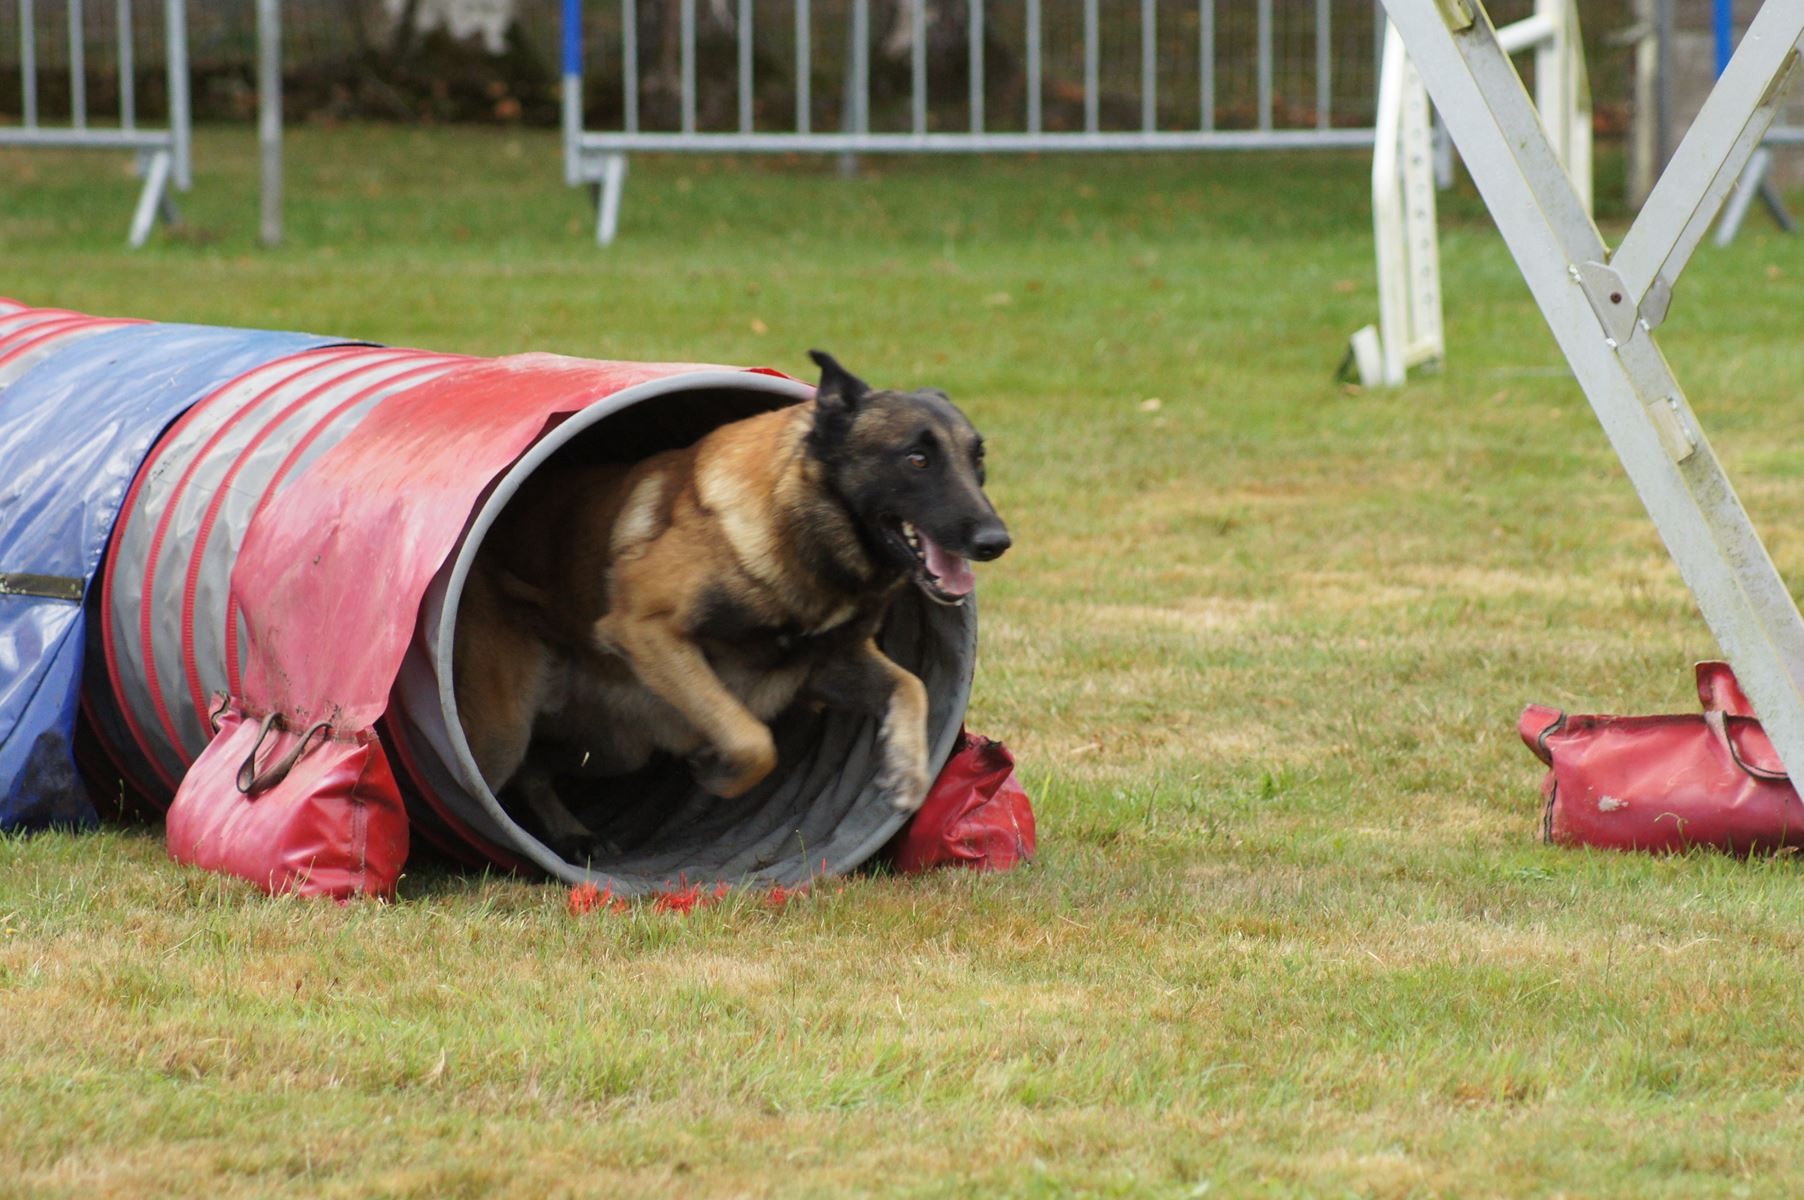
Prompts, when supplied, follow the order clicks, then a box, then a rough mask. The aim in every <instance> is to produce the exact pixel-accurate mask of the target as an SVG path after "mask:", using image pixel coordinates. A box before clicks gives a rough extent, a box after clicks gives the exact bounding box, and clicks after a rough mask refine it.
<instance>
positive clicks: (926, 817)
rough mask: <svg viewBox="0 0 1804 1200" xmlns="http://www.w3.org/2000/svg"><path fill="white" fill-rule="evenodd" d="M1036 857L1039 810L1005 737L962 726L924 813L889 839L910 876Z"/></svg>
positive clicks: (1002, 867)
mask: <svg viewBox="0 0 1804 1200" xmlns="http://www.w3.org/2000/svg"><path fill="white" fill-rule="evenodd" d="M1033 856H1034V810H1033V806H1032V804H1030V803H1029V801H1028V798H1027V791H1026V789H1024V788H1023V787H1022V786H1021V781H1020V780H1018V779H1016V778H1015V759H1014V756H1013V755H1011V754H1010V753H1009V752H1008V747H1007V746H1004V745H1003V744H1002V743H1001V742H995V741H991V740H990V739H989V738H986V737H979V736H977V735H975V734H972V733H970V732H968V731H966V730H963V729H961V730H959V731H958V744H957V745H956V746H954V747H953V750H952V757H951V758H949V759H947V760H946V765H945V766H944V767H942V768H941V769H940V774H939V778H938V779H936V780H934V783H933V787H932V788H931V789H929V790H928V792H927V799H926V800H924V801H922V803H921V808H920V811H919V812H917V813H915V815H914V816H913V817H912V818H910V819H909V822H908V824H907V825H905V826H903V827H902V832H901V833H899V834H897V835H896V838H895V840H894V841H893V842H891V843H890V861H891V862H892V863H893V864H894V865H895V868H896V870H897V871H900V872H901V873H903V874H905V875H914V874H919V873H920V872H922V871H931V870H933V869H934V868H935V867H970V868H972V869H974V870H979V871H1007V870H1009V869H1011V868H1012V867H1015V866H1017V865H1019V864H1021V863H1024V862H1028V861H1031V860H1032V858H1033Z"/></svg>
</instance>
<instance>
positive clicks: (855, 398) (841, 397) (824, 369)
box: [808, 350, 871, 411]
mask: <svg viewBox="0 0 1804 1200" xmlns="http://www.w3.org/2000/svg"><path fill="white" fill-rule="evenodd" d="M808 357H809V358H812V359H813V360H814V362H815V365H816V366H818V367H820V369H821V383H820V387H818V388H817V389H815V393H814V398H815V402H816V403H818V404H820V405H821V406H822V407H823V408H827V407H838V408H843V409H846V410H847V411H850V410H851V409H854V408H857V407H858V402H859V401H860V400H863V399H864V398H865V397H866V396H868V395H869V394H870V392H871V388H870V385H869V384H867V383H865V381H864V380H862V379H860V378H858V376H856V375H854V374H852V372H850V371H848V370H846V369H845V368H844V367H842V366H840V365H839V360H838V359H837V358H834V357H833V356H832V355H831V354H828V353H827V352H826V351H825V350H810V351H809V352H808Z"/></svg>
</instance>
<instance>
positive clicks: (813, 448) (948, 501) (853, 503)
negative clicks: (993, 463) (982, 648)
mask: <svg viewBox="0 0 1804 1200" xmlns="http://www.w3.org/2000/svg"><path fill="white" fill-rule="evenodd" d="M809 356H810V357H811V358H813V359H814V361H815V362H816V363H817V364H819V366H820V368H821V382H820V387H819V388H818V389H817V390H816V392H815V401H814V404H815V413H814V426H813V429H812V430H811V431H810V433H809V435H808V449H809V453H810V454H812V455H813V456H814V457H815V458H816V459H817V460H819V461H820V463H821V464H822V466H823V467H824V469H825V471H826V477H827V481H828V484H829V486H831V487H832V489H833V490H834V491H835V492H836V493H837V494H838V495H839V496H840V498H841V499H842V500H843V501H844V502H845V504H846V506H847V507H848V508H849V509H850V510H851V512H852V516H853V519H854V520H855V521H856V522H857V523H858V527H859V532H860V534H861V536H862V537H863V539H864V542H865V546H866V548H867V549H868V550H869V552H870V553H871V555H872V556H873V557H874V558H875V559H876V560H877V561H878V562H879V563H880V564H881V565H883V566H886V567H889V568H891V569H893V570H896V571H899V572H903V573H906V574H907V575H909V576H910V577H911V578H912V579H913V580H914V582H915V585H916V586H917V587H919V588H920V589H921V590H922V591H923V592H925V593H927V595H928V597H929V598H931V599H933V600H936V601H938V602H939V603H941V604H959V603H962V602H963V601H964V598H965V596H966V595H968V594H969V593H970V591H971V589H972V587H974V586H975V584H976V580H975V578H973V576H972V574H971V565H970V563H969V562H967V561H966V560H968V559H977V560H978V561H980V562H988V561H989V560H990V559H993V558H996V557H998V556H1000V555H1001V554H1002V552H1003V551H1004V550H1007V549H1008V548H1009V535H1008V528H1007V527H1006V526H1004V525H1003V523H1002V518H1001V517H998V516H997V515H996V509H995V507H994V506H992V505H991V504H990V499H989V497H988V496H985V495H984V494H983V482H984V469H983V438H982V437H981V436H980V435H979V434H978V432H977V430H976V428H974V427H973V426H972V424H971V422H970V421H969V420H967V419H966V417H965V414H964V413H962V412H960V411H958V409H957V408H955V407H954V406H953V404H952V401H951V399H949V398H948V397H947V395H946V393H944V392H941V391H937V390H934V389H925V390H922V391H917V392H889V391H876V390H873V389H872V388H870V387H869V386H867V385H866V384H865V382H864V381H863V380H861V379H859V378H858V377H857V376H855V375H853V374H852V373H851V372H849V371H847V370H846V369H845V368H844V367H842V366H840V365H839V363H838V362H836V361H835V360H834V358H833V356H832V355H830V354H825V353H823V352H821V351H819V350H811V351H809Z"/></svg>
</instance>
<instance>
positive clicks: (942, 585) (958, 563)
mask: <svg viewBox="0 0 1804 1200" xmlns="http://www.w3.org/2000/svg"><path fill="white" fill-rule="evenodd" d="M895 533H896V536H897V537H898V538H899V539H900V540H901V542H902V545H903V546H905V547H906V548H907V550H908V553H909V555H910V556H911V557H912V558H913V559H914V578H915V586H916V587H918V588H920V589H921V590H922V591H923V592H926V593H927V596H928V598H929V599H931V600H934V601H937V602H938V603H940V604H963V603H964V602H965V597H966V596H968V595H970V594H971V589H972V588H974V587H976V586H977V577H976V576H975V575H973V574H972V573H971V564H970V563H969V562H967V561H965V559H963V558H962V557H960V556H959V555H956V554H954V553H952V552H951V551H950V550H948V549H946V548H945V547H944V546H942V545H940V544H939V543H938V542H936V541H934V540H933V539H932V538H930V537H928V536H927V535H926V534H925V533H923V532H921V531H920V530H919V529H917V528H916V527H915V526H914V525H913V524H912V523H910V522H908V521H903V520H897V521H896V526H895Z"/></svg>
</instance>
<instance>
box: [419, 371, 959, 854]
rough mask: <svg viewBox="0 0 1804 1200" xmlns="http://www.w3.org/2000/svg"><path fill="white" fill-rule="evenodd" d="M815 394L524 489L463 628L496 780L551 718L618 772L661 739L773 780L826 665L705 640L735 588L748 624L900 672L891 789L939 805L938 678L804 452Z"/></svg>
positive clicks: (724, 774) (841, 667)
mask: <svg viewBox="0 0 1804 1200" xmlns="http://www.w3.org/2000/svg"><path fill="white" fill-rule="evenodd" d="M811 411H812V406H810V405H796V406H794V407H790V408H785V409H780V410H778V411H775V412H769V413H764V414H761V415H758V416H754V417H751V418H748V419H746V420H742V421H738V422H734V423H732V424H730V425H726V426H722V427H721V428H719V429H717V430H715V431H714V432H713V433H711V434H709V435H708V436H707V437H705V438H703V439H702V440H701V441H700V442H698V443H696V444H695V445H693V446H690V447H687V448H685V449H680V450H672V451H668V452H665V453H662V454H658V455H656V456H654V457H652V458H650V459H647V460H645V461H644V462H642V463H639V464H637V465H635V466H632V467H630V468H623V467H588V468H581V469H575V470H570V471H564V472H557V471H542V472H540V473H539V474H538V475H537V476H536V477H535V478H533V479H532V480H529V481H528V483H527V484H526V485H525V487H523V488H522V490H521V493H520V494H519V495H518V497H517V498H516V499H515V500H514V501H513V502H512V503H510V505H509V506H508V508H507V509H506V510H505V512H504V514H503V516H502V518H501V519H500V520H499V521H498V522H497V523H496V525H495V527H494V528H493V529H492V530H491V532H490V533H489V535H488V537H487V538H486V539H485V541H484V545H483V549H482V551H481V552H480V553H479V554H478V555H477V557H476V560H475V564H474V566H473V568H472V570H471V572H470V576H469V581H468V583H467V585H466V587H465V589H464V593H463V598H462V601H461V608H460V612H459V617H458V625H457V643H456V651H455V653H456V661H457V664H458V671H457V678H456V692H457V702H458V709H459V712H460V715H461V716H462V719H463V724H464V727H465V730H466V732H467V733H468V735H469V739H470V745H471V750H472V752H473V753H474V755H475V758H476V763H477V766H478V767H479V768H480V770H481V771H482V774H483V778H484V779H485V780H486V781H488V782H489V783H490V784H491V786H494V787H497V788H499V787H500V786H501V785H502V784H504V783H506V782H507V781H508V780H510V779H513V778H514V777H515V776H516V774H517V773H519V772H520V769H521V767H522V765H523V764H524V763H525V762H526V759H527V753H528V749H529V744H530V742H531V740H532V738H533V737H534V735H535V733H537V734H540V735H547V736H549V737H551V738H553V739H555V740H558V741H561V742H563V743H565V744H567V745H569V746H570V747H572V748H573V749H580V750H581V751H582V753H583V757H584V759H585V760H586V766H587V768H588V769H589V770H591V771H595V772H599V773H604V774H616V773H622V772H626V771H630V770H633V769H635V768H636V767H638V766H640V765H641V764H643V763H644V762H645V761H646V759H647V758H649V756H650V755H651V754H652V753H653V752H654V751H658V750H662V751H666V752H668V753H672V754H677V755H685V756H695V755H703V756H704V757H705V758H706V759H707V761H706V763H705V765H704V769H703V770H702V771H701V776H702V779H703V782H704V784H705V785H706V786H708V787H709V789H710V790H712V791H714V792H716V793H717V794H719V795H722V796H729V797H730V796H737V795H740V794H741V793H743V792H745V791H746V790H748V789H750V788H751V787H753V786H755V785H756V784H757V783H758V782H759V781H760V780H761V779H763V778H764V777H765V776H766V775H767V774H769V772H770V771H771V769H772V768H773V767H774V766H775V765H776V761H777V753H776V747H775V745H774V743H773V741H772V737H771V732H770V729H769V726H768V725H767V724H766V722H768V721H770V720H771V719H772V718H773V717H775V716H776V715H777V714H778V713H779V712H781V711H782V710H783V709H785V708H787V707H788V706H789V705H790V704H791V703H792V702H793V701H794V700H795V699H796V696H797V694H798V693H799V692H800V691H801V689H802V687H803V685H804V683H806V682H807V681H808V679H809V676H810V675H811V674H815V673H817V668H819V667H820V666H821V664H820V663H819V662H817V661H814V659H813V658H811V657H810V656H802V657H800V658H799V659H798V660H797V661H794V662H782V663H777V664H770V663H767V662H763V661H760V659H761V658H762V657H764V656H761V655H756V654H752V655H747V654H743V653H740V652H739V651H740V650H741V649H742V647H737V646H735V645H733V644H731V642H730V641H729V640H718V639H709V638H705V637H704V638H702V639H698V638H696V637H695V636H694V633H695V631H696V630H697V629H698V628H705V626H706V624H707V620H708V615H709V614H707V613H706V612H704V611H702V607H703V606H704V605H707V604H709V603H711V602H712V603H718V600H719V597H720V596H722V595H723V594H724V595H728V596H730V597H731V600H732V603H733V605H734V606H735V607H736V608H737V609H739V610H741V611H742V612H743V613H744V615H745V618H746V624H747V626H748V627H762V628H767V629H787V630H794V631H796V634H797V635H798V636H799V637H801V638H806V639H813V640H816V641H821V642H822V643H823V645H825V644H828V643H829V642H832V643H840V644H842V645H843V647H844V657H843V658H841V659H838V660H836V661H834V662H832V663H831V664H829V665H830V667H831V671H830V672H829V674H830V675H831V676H833V677H835V678H844V679H848V680H850V679H851V678H853V677H856V676H858V675H861V674H865V675H868V674H872V673H875V674H879V675H881V676H882V678H883V680H884V681H885V687H884V688H883V690H884V691H885V692H887V694H888V700H887V703H886V704H885V705H884V707H883V711H882V712H881V713H877V714H873V715H876V716H879V717H880V718H881V720H882V724H883V727H882V736H883V740H884V745H885V750H884V757H883V766H882V771H881V776H880V778H879V781H878V782H879V786H881V787H883V788H884V789H885V790H886V791H888V792H889V793H890V794H891V795H892V797H893V798H894V799H895V800H896V802H897V803H898V804H899V805H902V806H905V807H912V806H915V805H918V804H919V803H920V800H921V799H922V797H923V796H924V795H925V794H926V790H927V786H928V782H929V781H928V779H927V747H926V720H927V694H926V690H925V688H923V686H922V685H921V682H920V680H919V679H917V678H915V676H914V675H912V674H910V673H909V672H908V671H906V670H904V669H902V668H901V667H899V666H897V665H896V664H895V663H894V662H892V661H891V660H890V659H888V658H887V657H885V656H884V655H883V653H882V652H881V651H880V650H879V649H878V648H877V644H876V642H875V640H874V635H875V633H876V627H877V625H878V623H879V622H880V621H881V617H882V613H883V610H884V608H885V607H886V606H887V602H888V600H889V597H890V595H891V594H892V593H893V592H894V591H895V590H896V588H897V587H899V586H900V584H901V580H900V579H897V580H895V581H894V582H891V583H889V584H887V585H884V586H882V587H881V589H880V590H879V591H877V592H876V593H874V594H873V593H871V592H869V591H867V590H866V588H867V585H869V584H870V583H872V582H873V581H874V580H875V579H876V577H877V574H878V572H877V570H876V568H875V565H874V564H873V563H872V562H871V560H870V559H869V557H868V555H867V554H866V552H865V550H864V549H863V547H862V546H861V544H860V541H859V538H858V536H857V533H856V530H855V529H854V527H853V524H852V521H851V518H850V517H849V515H848V514H847V513H846V512H845V511H844V510H843V508H842V507H841V506H839V505H837V504H835V503H833V502H832V501H831V500H830V499H829V498H827V497H825V495H824V490H823V484H822V480H821V478H820V475H821V469H822V468H821V465H820V464H819V463H818V462H817V461H816V460H814V459H812V458H811V457H810V456H809V455H807V454H806V453H805V452H804V447H803V440H804V438H805V437H806V435H807V433H808V429H809V424H810V414H811ZM822 561H826V562H828V563H829V564H831V568H832V569H831V570H830V572H829V573H828V574H829V578H830V579H831V580H832V581H833V582H831V583H829V582H828V581H827V580H824V579H823V577H822V573H821V571H820V570H819V566H820V564H821V562H822ZM835 678H829V679H826V680H825V681H824V682H825V683H826V684H827V685H828V688H827V690H828V691H832V690H833V688H832V685H833V683H834V682H835ZM841 690H846V689H841ZM853 690H855V689H853ZM521 784H522V787H521V792H522V798H523V799H524V800H525V801H526V802H527V803H528V804H529V805H531V807H532V808H533V809H534V810H535V812H536V814H537V815H538V817H539V819H540V821H541V822H542V823H543V824H544V825H545V826H546V827H547V829H548V831H549V832H550V833H551V834H552V836H553V837H558V838H571V837H577V836H579V831H580V829H581V827H580V825H578V826H576V827H574V828H573V827H572V825H571V822H572V821H573V820H574V818H572V817H571V816H570V814H569V813H568V812H567V811H564V812H562V813H559V812H557V811H555V808H559V807H561V806H560V805H556V804H555V801H554V800H553V799H552V798H551V797H550V796H549V794H548V792H549V788H548V784H547V782H546V781H544V780H540V779H535V778H527V777H523V778H522V779H521Z"/></svg>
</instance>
